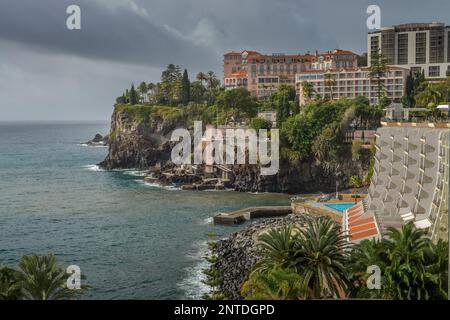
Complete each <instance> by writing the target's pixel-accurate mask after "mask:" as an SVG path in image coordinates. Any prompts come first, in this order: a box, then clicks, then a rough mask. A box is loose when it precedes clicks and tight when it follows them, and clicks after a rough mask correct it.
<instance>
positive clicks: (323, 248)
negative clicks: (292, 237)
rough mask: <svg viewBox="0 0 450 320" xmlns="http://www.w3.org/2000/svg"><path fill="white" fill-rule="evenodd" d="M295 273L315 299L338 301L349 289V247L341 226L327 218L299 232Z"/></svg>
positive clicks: (320, 219)
mask: <svg viewBox="0 0 450 320" xmlns="http://www.w3.org/2000/svg"><path fill="white" fill-rule="evenodd" d="M299 238H300V249H299V251H298V252H297V254H296V255H297V259H296V261H295V265H296V269H297V272H299V274H300V275H301V276H302V277H303V278H304V279H305V281H306V283H307V284H308V287H309V288H311V290H312V294H313V297H314V298H323V297H339V296H340V295H341V294H342V293H343V291H345V290H346V289H347V287H348V280H347V273H346V268H345V264H346V260H347V253H346V249H347V248H348V243H347V241H346V239H345V236H344V235H343V233H342V232H341V230H340V226H339V225H338V224H336V223H335V222H334V221H333V220H332V219H330V218H328V217H321V218H319V219H316V220H312V221H308V223H307V225H306V227H305V228H302V229H300V234H299Z"/></svg>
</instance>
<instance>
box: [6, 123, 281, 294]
mask: <svg viewBox="0 0 450 320" xmlns="http://www.w3.org/2000/svg"><path fill="white" fill-rule="evenodd" d="M108 131H109V125H108V123H83V124H75V123H52V124H46V123H28V124H23V123H21V124H20V123H0V264H3V265H8V266H16V265H17V263H18V261H19V259H20V257H21V256H23V255H26V254H33V253H35V254H46V253H49V252H52V253H54V254H56V255H57V256H58V258H59V260H60V261H61V263H62V264H63V265H64V266H67V265H70V264H76V265H78V266H80V268H81V271H82V273H83V274H85V275H86V277H87V280H86V281H87V283H88V284H89V285H91V286H92V287H93V289H92V290H91V291H90V292H89V293H88V294H87V295H86V296H85V297H84V298H88V299H119V298H125V299H177V298H198V297H200V296H201V295H202V293H203V292H204V290H205V287H204V286H203V285H202V284H201V282H200V280H201V278H202V273H201V269H202V268H203V267H205V263H204V261H203V260H202V256H203V255H204V254H205V251H206V247H207V241H208V239H209V238H208V234H210V233H216V234H217V235H218V236H219V237H223V236H225V235H227V234H229V233H231V232H234V231H237V230H239V229H240V228H242V226H236V227H224V226H214V225H213V224H212V217H213V216H214V214H216V213H218V212H220V211H227V210H235V209H239V208H242V207H245V206H254V205H263V204H274V205H277V204H287V203H289V200H288V198H287V196H282V195H275V194H248V193H236V192H231V191H228V192H227V191H225V192H194V191H179V190H175V189H170V188H168V189H164V188H159V187H155V186H150V185H146V184H145V183H144V182H143V178H142V176H140V173H139V172H133V171H125V172H123V171H122V172H104V171H100V170H98V168H97V167H96V166H95V164H96V163H98V162H100V161H101V160H103V159H104V157H105V155H106V153H107V149H106V148H103V147H86V146H82V145H80V144H79V142H81V141H87V140H89V139H90V138H92V137H93V136H94V135H95V134H96V133H102V134H104V133H106V132H108Z"/></svg>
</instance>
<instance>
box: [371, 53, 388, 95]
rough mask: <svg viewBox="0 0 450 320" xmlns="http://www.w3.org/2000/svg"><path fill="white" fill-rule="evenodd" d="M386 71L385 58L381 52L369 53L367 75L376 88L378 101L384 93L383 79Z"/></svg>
mask: <svg viewBox="0 0 450 320" xmlns="http://www.w3.org/2000/svg"><path fill="white" fill-rule="evenodd" d="M386 71H387V67H386V59H385V58H384V56H383V54H382V53H381V50H380V52H375V53H373V54H372V55H371V60H370V68H369V77H370V80H371V82H372V83H373V84H375V86H376V88H377V98H378V102H380V100H381V98H382V97H383V95H384V93H385V92H384V91H385V90H384V89H385V85H384V79H383V77H385V74H386Z"/></svg>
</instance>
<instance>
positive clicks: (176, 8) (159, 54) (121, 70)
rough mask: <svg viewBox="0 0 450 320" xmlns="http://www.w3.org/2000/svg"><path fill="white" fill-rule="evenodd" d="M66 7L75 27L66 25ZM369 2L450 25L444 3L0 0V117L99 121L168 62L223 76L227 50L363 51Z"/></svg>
mask: <svg viewBox="0 0 450 320" xmlns="http://www.w3.org/2000/svg"><path fill="white" fill-rule="evenodd" d="M70 4H77V5H79V6H80V7H81V10H82V30H81V31H69V30H67V29H66V17H67V15H66V13H65V12H66V8H67V6H68V5H70ZM369 4H378V5H380V7H381V9H382V25H384V26H386V25H392V24H398V23H404V22H427V21H443V22H446V23H447V24H448V23H449V18H448V12H450V1H448V0H430V1H427V2H424V1H423V0H409V1H408V0H396V1H388V0H383V1H372V0H340V1H330V0H328V1H327V0H316V1H311V0H276V1H275V0H145V1H144V0H0V96H2V99H1V100H0V120H2V119H41V120H43V119H75V118H76V119H82V118H85V119H89V118H93V119H101V118H103V119H107V118H108V117H109V114H110V112H111V106H112V103H113V101H114V97H115V96H116V95H119V94H120V93H121V92H122V90H123V89H124V88H125V87H128V86H129V85H130V83H131V82H135V83H136V82H139V81H141V80H145V81H158V78H159V75H160V73H161V70H162V69H163V68H164V66H165V65H167V64H168V63H177V64H179V65H181V66H182V67H186V68H188V69H189V71H190V74H191V76H192V75H193V74H195V73H196V72H198V71H200V70H203V71H205V70H210V69H212V70H214V71H216V72H217V73H218V74H221V66H222V54H223V53H224V52H226V51H231V50H235V51H237V50H243V49H252V50H258V51H261V52H265V53H273V52H286V53H297V52H306V51H314V50H329V49H333V48H337V47H339V48H343V49H350V50H353V51H355V52H358V53H362V52H364V51H365V50H366V38H367V29H366V26H365V25H366V13H365V11H366V8H367V6H368V5H369ZM30 101H32V103H30ZM49 101H50V103H49ZM81 101H82V103H81Z"/></svg>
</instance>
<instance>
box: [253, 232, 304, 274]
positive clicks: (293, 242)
mask: <svg viewBox="0 0 450 320" xmlns="http://www.w3.org/2000/svg"><path fill="white" fill-rule="evenodd" d="M294 230H295V228H294V226H293V225H292V224H288V225H284V226H282V227H279V228H274V229H270V230H269V231H267V232H266V233H263V234H262V235H260V236H259V241H260V246H261V247H262V249H263V250H264V253H265V255H264V258H263V259H261V260H260V262H258V263H257V265H256V268H255V271H256V272H264V271H267V270H269V269H272V268H274V267H275V266H278V267H281V268H283V269H288V268H291V267H293V266H294V261H295V252H296V251H297V250H298V246H299V243H298V235H295V234H294Z"/></svg>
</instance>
